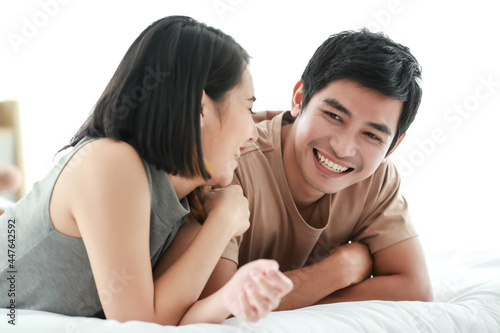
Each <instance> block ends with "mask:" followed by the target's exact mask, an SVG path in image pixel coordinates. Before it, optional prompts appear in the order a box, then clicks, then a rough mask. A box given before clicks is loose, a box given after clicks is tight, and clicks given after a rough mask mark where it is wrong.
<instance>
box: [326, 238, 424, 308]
mask: <svg viewBox="0 0 500 333" xmlns="http://www.w3.org/2000/svg"><path fill="white" fill-rule="evenodd" d="M371 299H377V300H391V301H402V300H408V301H432V300H433V296H432V286H431V282H430V279H429V273H428V270H427V265H426V263H425V256H424V252H423V250H422V246H421V244H420V240H419V238H418V237H414V238H410V239H407V240H404V241H402V242H399V243H397V244H394V245H392V246H390V247H388V248H386V249H384V250H381V251H379V252H376V253H375V254H373V278H371V279H367V280H365V281H363V282H361V283H359V284H357V285H354V286H351V287H348V288H345V289H342V290H339V291H336V292H334V293H332V294H331V295H329V296H327V297H325V298H324V299H322V300H321V301H319V302H318V304H324V303H335V302H347V301H361V300H371Z"/></svg>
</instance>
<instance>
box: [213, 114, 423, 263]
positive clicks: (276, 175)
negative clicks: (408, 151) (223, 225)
mask: <svg viewBox="0 0 500 333" xmlns="http://www.w3.org/2000/svg"><path fill="white" fill-rule="evenodd" d="M261 119H265V120H263V121H261V122H259V123H258V124H257V128H258V130H259V139H258V140H257V142H256V143H250V144H248V145H247V147H246V149H245V150H244V151H243V153H242V155H241V157H240V165H239V167H238V168H237V170H236V176H235V178H234V181H233V183H234V184H240V185H241V187H242V188H243V192H244V194H245V196H246V197H247V198H248V202H249V206H250V228H249V229H248V230H247V231H246V232H245V234H244V235H243V236H241V237H236V238H234V239H233V240H232V241H231V242H230V244H229V245H228V247H227V248H226V250H225V252H224V254H223V257H224V258H226V259H230V260H232V261H234V262H236V263H239V264H240V265H243V264H245V263H247V262H249V261H252V260H255V259H260V258H269V259H275V260H277V261H278V263H279V264H280V269H281V270H282V271H288V270H292V269H297V268H300V267H303V266H308V265H311V264H314V263H316V262H319V261H321V260H323V259H324V258H326V257H327V256H328V253H329V251H330V250H331V249H332V248H334V247H337V246H339V245H342V244H346V243H348V242H349V241H352V242H361V243H364V244H366V245H367V246H368V247H369V248H370V251H371V252H372V253H374V252H377V251H380V250H382V249H384V248H386V247H389V246H391V245H393V244H396V243H398V242H400V241H403V240H405V239H408V238H411V237H414V236H416V235H417V233H416V230H415V228H414V227H413V225H412V223H411V221H410V216H409V213H408V205H407V202H406V200H405V199H404V198H403V196H402V195H401V194H400V193H399V187H400V177H399V175H398V173H397V171H396V168H395V167H394V165H393V164H392V163H391V162H390V161H389V160H388V159H386V161H384V162H383V163H382V164H381V165H380V166H379V167H378V168H377V170H376V171H375V172H374V174H373V175H371V176H370V177H368V178H367V179H365V180H363V181H361V182H359V183H356V184H353V185H351V186H349V187H347V188H345V189H343V190H341V191H339V192H337V193H333V194H326V195H325V196H323V197H322V198H321V199H320V200H319V202H318V205H317V208H316V209H317V211H316V213H315V214H314V215H313V216H315V220H311V221H308V222H309V223H308V222H306V221H305V220H304V219H303V218H302V216H301V215H300V213H299V211H298V209H297V207H296V206H295V203H294V202H293V199H292V195H291V192H290V189H289V187H288V183H287V179H286V175H285V170H284V167H283V159H282V153H281V152H282V149H281V128H282V124H287V123H291V122H293V120H294V118H293V117H292V116H291V115H290V113H289V112H284V113H282V112H259V113H258V118H257V119H256V121H258V120H261Z"/></svg>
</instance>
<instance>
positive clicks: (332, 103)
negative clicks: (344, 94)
mask: <svg viewBox="0 0 500 333" xmlns="http://www.w3.org/2000/svg"><path fill="white" fill-rule="evenodd" d="M323 103H325V104H328V105H329V106H331V107H332V108H334V109H337V110H339V111H340V112H342V113H343V114H345V115H346V116H348V117H349V118H352V112H351V111H349V110H348V109H347V108H346V107H345V106H343V105H342V104H341V103H340V102H339V101H338V100H336V99H335V98H326V99H324V100H323ZM367 125H368V126H370V127H371V128H373V129H376V130H377V131H379V132H382V133H384V134H387V135H388V136H392V131H391V129H390V127H389V126H387V125H385V124H377V123H372V122H368V123H367Z"/></svg>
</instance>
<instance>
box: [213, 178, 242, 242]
mask: <svg viewBox="0 0 500 333" xmlns="http://www.w3.org/2000/svg"><path fill="white" fill-rule="evenodd" d="M206 196H207V200H206V205H205V210H206V213H207V220H206V222H208V223H213V222H211V221H214V222H215V223H219V224H220V223H222V224H221V225H220V226H221V227H224V228H230V229H231V230H233V236H239V235H242V234H243V233H244V232H245V231H246V230H247V229H248V227H249V226H250V221H249V219H250V210H249V209H248V200H247V198H245V196H243V190H242V189H241V187H240V186H238V185H230V186H227V187H225V188H222V189H217V190H215V191H212V192H207V193H206ZM209 221H210V222H209Z"/></svg>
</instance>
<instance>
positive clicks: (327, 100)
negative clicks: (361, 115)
mask: <svg viewBox="0 0 500 333" xmlns="http://www.w3.org/2000/svg"><path fill="white" fill-rule="evenodd" d="M323 103H325V104H328V105H330V106H331V107H332V108H334V109H337V110H339V111H340V112H342V113H343V114H345V115H347V116H348V117H349V118H352V113H351V111H349V110H347V108H346V107H345V106H343V105H342V104H340V102H339V101H337V100H336V99H335V98H325V99H324V100H323Z"/></svg>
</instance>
